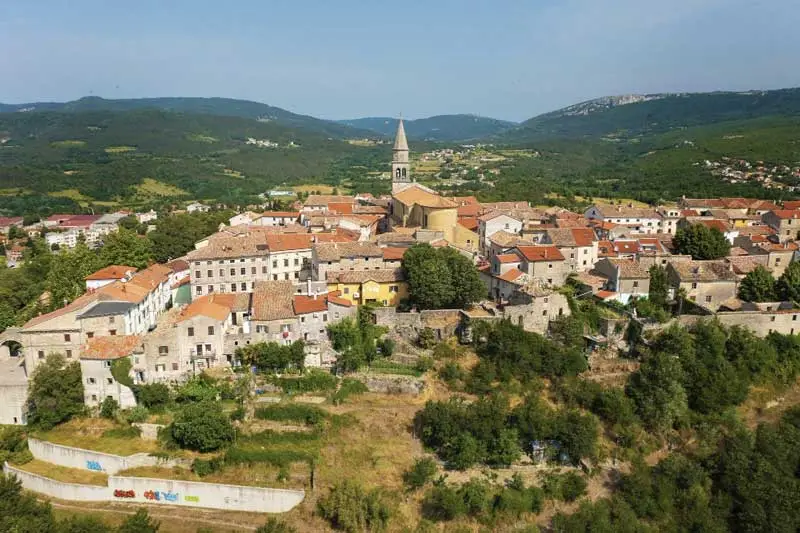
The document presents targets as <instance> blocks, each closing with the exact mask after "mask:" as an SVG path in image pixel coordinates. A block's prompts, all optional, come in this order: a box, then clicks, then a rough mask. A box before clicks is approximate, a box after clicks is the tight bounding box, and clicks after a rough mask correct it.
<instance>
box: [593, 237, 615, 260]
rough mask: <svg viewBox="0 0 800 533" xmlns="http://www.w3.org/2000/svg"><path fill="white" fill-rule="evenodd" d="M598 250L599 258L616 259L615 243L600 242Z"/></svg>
mask: <svg viewBox="0 0 800 533" xmlns="http://www.w3.org/2000/svg"><path fill="white" fill-rule="evenodd" d="M597 250H598V254H597V255H598V256H599V257H614V256H616V255H617V252H616V250H614V243H613V242H611V241H600V242H598V243H597Z"/></svg>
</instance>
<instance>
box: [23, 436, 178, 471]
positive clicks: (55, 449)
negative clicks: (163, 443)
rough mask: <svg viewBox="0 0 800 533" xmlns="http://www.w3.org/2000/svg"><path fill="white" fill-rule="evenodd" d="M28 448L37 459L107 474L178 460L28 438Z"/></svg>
mask: <svg viewBox="0 0 800 533" xmlns="http://www.w3.org/2000/svg"><path fill="white" fill-rule="evenodd" d="M28 448H29V449H30V451H31V453H32V454H33V456H34V457H35V458H36V459H39V460H41V461H46V462H48V463H53V464H56V465H61V466H66V467H69V468H79V469H81V470H92V471H95V472H103V473H105V474H109V475H111V474H116V473H117V472H119V471H120V470H126V469H128V468H136V467H139V466H157V465H161V466H174V465H175V464H177V463H176V461H170V460H164V459H159V458H158V457H153V456H151V455H148V454H146V453H136V454H133V455H128V456H126V457H123V456H121V455H112V454H110V453H102V452H95V451H92V450H84V449H82V448H73V447H71V446H63V445H61V444H53V443H52V442H45V441H41V440H38V439H33V438H28Z"/></svg>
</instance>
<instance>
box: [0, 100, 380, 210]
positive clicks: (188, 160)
mask: <svg viewBox="0 0 800 533" xmlns="http://www.w3.org/2000/svg"><path fill="white" fill-rule="evenodd" d="M0 137H3V138H6V139H7V140H6V142H5V143H3V144H0V209H4V210H7V211H9V212H25V211H26V210H28V209H30V208H31V206H33V207H37V208H38V207H40V205H42V204H46V205H52V206H53V208H55V206H58V207H59V208H63V207H67V206H72V207H75V206H74V201H84V203H86V202H97V201H101V202H113V201H121V202H124V203H126V204H130V203H136V202H140V203H147V202H149V201H155V200H159V196H164V197H166V198H167V200H170V199H174V195H175V194H176V190H180V191H185V193H186V196H187V197H191V198H201V199H215V200H223V201H227V200H231V199H235V198H243V197H248V196H252V195H255V194H258V193H262V192H264V191H265V190H266V189H268V188H269V187H273V186H275V185H278V184H282V183H284V182H289V183H292V184H295V183H319V182H320V181H321V180H322V181H325V180H330V179H332V178H331V176H332V175H333V174H336V175H337V176H341V175H343V174H346V172H344V171H343V169H342V164H341V161H343V160H348V158H350V159H352V158H354V157H355V158H356V159H358V158H359V157H360V155H359V154H362V153H364V154H367V153H371V150H370V149H368V148H361V147H358V146H353V145H351V144H348V143H346V142H343V141H339V140H333V139H330V138H329V137H327V136H325V135H324V134H320V133H315V132H309V131H307V130H302V129H297V128H291V127H287V126H284V125H282V124H279V123H277V122H258V121H255V120H251V119H245V118H237V117H225V116H213V115H201V114H184V113H176V112H166V111H155V110H139V111H129V112H112V111H86V112H79V113H55V112H38V113H6V114H0ZM248 138H254V139H257V140H260V141H267V140H268V141H270V142H273V143H278V146H277V147H263V146H256V145H253V144H248V142H247V139H248ZM375 150H377V151H380V149H372V151H375ZM387 150H388V148H387ZM383 157H384V158H385V160H388V155H384V156H383ZM146 179H148V181H145V180H146ZM336 179H337V180H338V177H337V178H336ZM145 183H146V184H147V185H146V186H144V187H143V186H142V184H145ZM159 183H160V184H164V185H163V186H162V187H161V188H159V186H158V185H157V184H159ZM154 184H156V185H154ZM176 188H177V189H176ZM20 193H22V194H20ZM161 199H162V200H163V198H161Z"/></svg>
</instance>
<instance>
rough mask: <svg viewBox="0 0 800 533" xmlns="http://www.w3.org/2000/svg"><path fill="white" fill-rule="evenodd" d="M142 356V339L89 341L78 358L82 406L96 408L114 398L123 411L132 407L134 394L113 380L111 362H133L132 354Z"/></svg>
mask: <svg viewBox="0 0 800 533" xmlns="http://www.w3.org/2000/svg"><path fill="white" fill-rule="evenodd" d="M141 353H143V348H142V337H141V336H139V335H118V336H114V337H95V338H92V339H89V340H88V341H87V342H86V344H85V345H84V346H83V347H82V348H81V354H80V365H81V377H82V379H83V398H84V403H85V404H86V405H87V406H89V407H98V406H99V405H100V404H101V403H102V402H103V400H105V399H106V398H113V399H114V400H116V401H117V403H118V404H119V406H120V407H121V408H123V409H128V408H130V407H134V406H135V405H136V397H135V396H134V394H133V391H132V390H131V389H130V388H129V387H128V386H126V385H123V384H122V383H120V382H118V381H117V380H116V379H115V378H114V376H113V375H112V373H111V367H112V365H113V364H114V361H117V360H119V359H124V358H130V359H132V358H133V357H134V354H141ZM129 377H132V376H129Z"/></svg>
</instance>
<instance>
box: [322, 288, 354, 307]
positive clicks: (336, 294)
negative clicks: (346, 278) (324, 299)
mask: <svg viewBox="0 0 800 533" xmlns="http://www.w3.org/2000/svg"><path fill="white" fill-rule="evenodd" d="M328 303H332V304H335V305H340V306H342V307H352V306H353V302H351V301H350V300H346V299H344V298H341V292H340V291H331V292H329V293H328Z"/></svg>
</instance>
